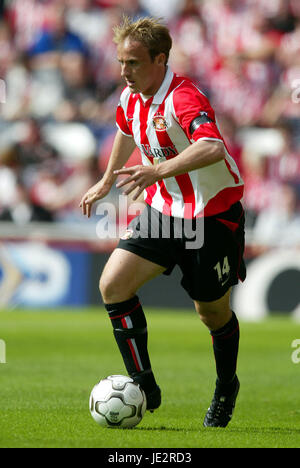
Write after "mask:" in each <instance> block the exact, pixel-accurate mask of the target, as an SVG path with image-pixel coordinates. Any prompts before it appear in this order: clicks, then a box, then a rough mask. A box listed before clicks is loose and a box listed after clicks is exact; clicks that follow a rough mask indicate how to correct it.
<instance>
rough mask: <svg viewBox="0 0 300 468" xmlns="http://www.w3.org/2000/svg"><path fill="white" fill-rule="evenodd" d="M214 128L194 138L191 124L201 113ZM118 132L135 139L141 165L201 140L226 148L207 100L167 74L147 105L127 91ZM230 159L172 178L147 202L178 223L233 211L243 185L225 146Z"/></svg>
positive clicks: (147, 194)
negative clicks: (216, 143)
mask: <svg viewBox="0 0 300 468" xmlns="http://www.w3.org/2000/svg"><path fill="white" fill-rule="evenodd" d="M202 112H204V113H206V114H207V116H208V117H209V119H210V120H212V122H208V123H204V124H202V125H200V126H199V127H198V128H197V129H196V130H195V131H194V133H193V135H191V133H190V124H191V122H192V121H193V120H194V119H195V118H196V117H198V116H200V115H201V113H202ZM116 122H117V126H118V128H119V129H120V131H121V132H122V133H123V134H125V135H127V136H132V137H133V138H134V141H135V143H136V145H137V146H138V148H139V149H140V151H141V156H142V162H143V164H144V165H150V164H153V163H157V162H162V161H165V160H168V159H170V158H174V157H176V156H177V155H178V154H179V153H181V152H182V151H183V150H184V149H185V148H187V147H188V146H189V145H191V144H192V143H193V142H195V141H197V140H212V141H221V142H223V143H224V145H225V142H224V140H223V138H222V136H221V134H220V132H219V128H218V125H217V123H216V119H215V113H214V111H213V109H212V107H211V105H210V103H209V101H208V99H207V97H206V96H205V95H204V94H203V93H202V92H201V91H200V90H199V89H198V88H197V87H196V86H195V85H194V84H193V82H192V81H191V80H189V79H187V78H184V77H180V76H177V75H175V74H174V73H173V72H172V71H171V70H170V68H168V69H167V72H166V75H165V78H164V81H163V83H162V85H161V87H160V88H159V90H158V91H157V93H156V94H155V95H154V96H152V97H151V98H150V99H148V100H147V101H144V100H143V98H142V96H141V95H140V94H139V93H131V92H130V90H129V88H128V87H126V88H125V89H124V90H123V92H122V94H121V98H120V103H119V105H118V108H117V120H116ZM225 149H226V157H225V159H224V160H222V161H219V162H217V163H215V164H212V165H210V166H207V167H203V168H201V169H196V170H193V171H191V172H189V173H186V174H182V175H179V176H176V177H169V178H166V179H163V180H160V181H158V182H157V183H156V184H154V185H151V186H150V187H147V189H146V190H145V192H144V197H145V202H146V203H147V204H149V205H150V206H152V207H153V208H155V209H156V210H158V211H160V212H162V213H164V214H166V215H171V216H174V217H179V218H194V217H199V216H203V215H205V216H212V215H215V214H217V213H221V212H223V211H226V210H227V209H229V208H230V206H231V205H232V204H233V203H236V202H237V201H239V200H240V199H241V198H242V196H243V187H244V184H243V181H242V179H241V176H240V174H239V170H238V168H237V165H236V163H235V161H234V160H233V158H232V157H231V156H230V154H229V152H228V150H227V148H226V145H225Z"/></svg>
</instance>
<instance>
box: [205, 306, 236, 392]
mask: <svg viewBox="0 0 300 468" xmlns="http://www.w3.org/2000/svg"><path fill="white" fill-rule="evenodd" d="M210 333H211V336H212V341H213V349H214V355H215V360H216V370H217V391H218V392H219V393H222V394H224V395H230V394H231V393H232V392H233V391H234V389H235V385H236V367H237V356H238V349H239V339H240V331H239V322H238V319H237V317H236V315H235V313H234V312H232V317H231V319H230V320H229V322H228V323H227V324H226V325H224V327H222V328H220V329H219V330H213V331H211V332H210Z"/></svg>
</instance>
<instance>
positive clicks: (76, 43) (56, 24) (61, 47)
mask: <svg viewBox="0 0 300 468" xmlns="http://www.w3.org/2000/svg"><path fill="white" fill-rule="evenodd" d="M47 20H48V27H47V28H45V29H44V28H43V29H42V30H41V31H40V33H39V34H38V35H37V37H36V39H35V41H34V42H33V44H32V45H31V47H30V48H29V50H28V54H29V56H30V57H31V58H32V60H33V63H34V65H35V67H44V66H45V67H47V68H49V67H51V66H54V67H57V66H58V65H59V60H60V58H61V55H62V54H63V53H65V52H74V53H78V54H82V55H84V56H88V55H89V49H88V47H87V46H86V44H85V43H84V42H83V41H82V39H81V38H80V37H79V36H78V35H76V34H74V33H73V32H71V31H69V29H68V26H67V21H66V8H65V7H64V5H63V4H61V2H57V1H56V2H54V3H53V4H50V5H49V7H48V11H47Z"/></svg>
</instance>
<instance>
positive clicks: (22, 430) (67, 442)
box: [0, 308, 300, 448]
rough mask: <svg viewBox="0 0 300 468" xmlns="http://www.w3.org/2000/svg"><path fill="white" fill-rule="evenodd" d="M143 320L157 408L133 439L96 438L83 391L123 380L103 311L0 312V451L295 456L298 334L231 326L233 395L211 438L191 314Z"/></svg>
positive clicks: (199, 329) (274, 322)
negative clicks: (244, 451)
mask: <svg viewBox="0 0 300 468" xmlns="http://www.w3.org/2000/svg"><path fill="white" fill-rule="evenodd" d="M146 313H147V319H148V329H149V349H150V353H151V358H152V365H153V369H154V371H155V373H156V376H157V380H158V382H159V384H160V386H161V388H162V392H163V404H162V406H161V408H160V409H159V410H157V411H155V412H154V413H153V414H151V413H149V412H147V413H146V414H145V416H144V418H143V420H142V422H141V423H140V424H139V425H138V426H137V427H136V428H134V429H104V428H100V427H99V426H97V424H96V423H95V422H94V421H93V419H92V418H91V416H90V413H89V408H88V401H89V394H90V391H91V389H92V387H93V385H94V384H95V383H97V381H98V380H100V379H101V378H103V377H106V376H107V375H109V374H118V373H121V374H124V373H125V370H124V367H123V364H122V361H121V358H120V355H119V352H118V350H117V347H116V344H115V342H114V339H113V335H112V327H111V324H110V323H109V320H108V318H107V316H106V312H105V311H104V309H101V308H99V310H95V309H85V310H83V309H82V310H78V311H74V310H73V311H72V310H64V311H61V310H53V311H50V310H48V311H23V310H15V311H6V312H3V311H2V312H0V339H2V340H4V341H5V344H6V363H5V364H0V419H1V431H0V447H2V448H3V447H7V448H10V447H45V448H46V447H66V448H69V447H70V448H71V447H76V448H80V447H87V448H89V447H99V448H101V447H106V448H138V447H139V448H147V447H152V448H197V447H200V448H201V447H224V448H226V447H242V448H246V447H250V448H254V447H272V448H273V447H286V448H292V447H300V396H299V395H300V393H299V389H300V363H299V364H296V363H293V361H292V359H291V356H292V352H293V351H294V350H293V348H292V347H291V346H292V342H293V341H294V340H295V339H300V325H299V324H296V323H295V322H293V321H292V320H291V319H288V318H283V317H277V318H269V319H267V320H264V321H262V322H260V323H243V322H241V344H240V355H239V366H238V375H239V378H240V381H241V390H240V394H239V397H238V401H237V406H236V410H235V414H234V417H233V420H232V421H231V423H230V425H229V426H228V427H227V428H226V429H221V428H220V429H219V428H217V429H216V428H204V427H202V421H203V417H204V415H205V412H206V409H207V407H208V406H209V403H210V400H211V397H212V394H213V390H214V381H215V363H214V358H213V354H212V346H211V338H210V335H209V333H208V331H207V330H206V328H205V327H204V326H203V325H202V323H201V322H200V320H199V319H198V317H197V315H196V313H195V312H191V311H183V310H182V311H179V312H172V311H167V310H161V311H158V310H147V311H146Z"/></svg>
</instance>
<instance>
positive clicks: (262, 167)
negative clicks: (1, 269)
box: [0, 0, 300, 246]
mask: <svg viewBox="0 0 300 468" xmlns="http://www.w3.org/2000/svg"><path fill="white" fill-rule="evenodd" d="M124 13H125V14H128V15H130V16H132V17H134V18H138V17H142V16H147V15H153V16H156V17H161V18H163V19H164V21H165V23H166V24H167V25H168V27H169V28H170V31H171V34H172V37H173V49H172V53H171V56H170V65H171V67H172V69H173V70H174V71H175V72H176V73H178V74H182V75H185V76H189V77H190V78H192V79H193V80H195V82H196V83H197V84H198V85H199V87H200V88H201V89H202V90H203V91H204V92H205V93H206V94H207V95H208V97H209V98H210V100H211V103H212V105H213V107H214V108H215V111H216V114H217V117H218V121H219V125H220V127H221V130H222V132H223V135H224V138H225V140H226V143H227V145H228V147H229V149H230V152H231V154H232V156H233V157H234V158H235V159H236V161H237V163H238V165H239V168H240V170H241V172H242V175H243V178H244V181H245V196H244V206H245V209H246V213H247V218H246V219H247V227H248V228H251V229H252V234H253V236H254V239H255V238H257V239H259V240H260V241H261V242H262V243H264V242H265V243H266V244H270V243H271V244H272V243H275V244H276V243H278V242H285V243H287V244H298V245H299V246H300V209H299V201H300V137H299V135H300V2H299V0H164V1H163V2H162V1H161V0H159V1H158V0H122V1H116V0H60V1H58V0H2V1H1V0H0V18H1V19H0V78H1V82H0V106H1V109H0V220H6V221H7V220H10V221H13V222H15V223H16V224H19V225H22V224H23V223H28V222H30V221H60V222H66V221H70V220H73V221H78V222H79V220H80V222H85V221H84V218H83V217H82V216H81V214H80V212H79V209H78V203H79V200H80V198H81V196H82V194H83V193H84V192H85V190H87V189H88V188H89V187H90V186H91V185H92V184H93V183H94V182H95V181H96V180H98V179H99V178H100V176H101V173H103V171H104V170H105V166H106V164H107V159H108V157H109V153H110V149H111V145H112V139H113V136H114V133H115V131H116V127H115V110H116V106H117V103H118V100H119V96H120V92H121V90H122V88H123V86H124V83H123V82H122V80H121V78H120V69H119V64H118V62H117V60H116V51H115V45H114V43H113V42H112V27H113V26H114V25H115V24H117V23H119V22H120V21H121V18H122V15H123V14H124ZM132 161H138V155H137V153H136V152H135V153H134V154H133V156H132ZM117 197H118V192H117V190H115V191H113V192H112V194H111V199H112V200H114V201H116V200H117Z"/></svg>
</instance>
